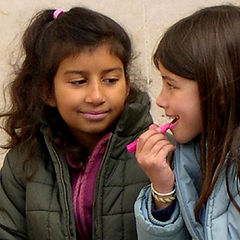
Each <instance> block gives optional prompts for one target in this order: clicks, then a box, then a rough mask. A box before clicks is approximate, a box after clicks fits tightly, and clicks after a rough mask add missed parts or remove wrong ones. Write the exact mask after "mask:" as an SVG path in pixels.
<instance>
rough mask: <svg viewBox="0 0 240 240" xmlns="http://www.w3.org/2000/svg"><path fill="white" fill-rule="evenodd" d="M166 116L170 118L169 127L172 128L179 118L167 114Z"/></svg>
mask: <svg viewBox="0 0 240 240" xmlns="http://www.w3.org/2000/svg"><path fill="white" fill-rule="evenodd" d="M167 117H168V118H170V119H172V121H171V122H170V127H169V128H170V129H173V128H174V127H175V126H176V125H177V122H178V120H179V116H167Z"/></svg>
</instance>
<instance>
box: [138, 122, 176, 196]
mask: <svg viewBox="0 0 240 240" xmlns="http://www.w3.org/2000/svg"><path fill="white" fill-rule="evenodd" d="M174 150H175V147H174V145H173V144H172V143H171V142H170V141H169V140H168V139H167V138H166V137H165V136H164V135H163V134H162V133H160V130H159V129H158V128H157V126H156V125H151V126H150V127H149V130H147V131H146V132H144V133H143V134H142V135H141V136H140V137H139V140H138V144H137V149H136V158H137V161H138V163H139V165H140V167H141V168H142V169H143V171H144V172H145V173H146V175H147V176H148V177H149V179H150V181H151V182H152V185H153V187H154V189H155V190H156V191H158V192H160V193H169V192H171V191H172V190H173V188H174V181H175V177H174V173H173V171H172V169H171V167H170V165H169V162H168V161H167V155H168V153H169V152H172V151H174Z"/></svg>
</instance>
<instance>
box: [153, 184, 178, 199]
mask: <svg viewBox="0 0 240 240" xmlns="http://www.w3.org/2000/svg"><path fill="white" fill-rule="evenodd" d="M151 190H152V192H154V193H155V194H156V195H158V196H160V197H168V196H171V195H173V194H174V193H175V192H176V188H174V189H173V190H172V191H171V192H169V193H160V192H157V191H156V190H155V189H154V188H153V185H152V183H151Z"/></svg>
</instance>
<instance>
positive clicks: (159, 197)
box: [151, 184, 176, 203]
mask: <svg viewBox="0 0 240 240" xmlns="http://www.w3.org/2000/svg"><path fill="white" fill-rule="evenodd" d="M151 192H152V196H153V197H154V198H155V199H156V200H157V201H158V202H162V203H171V202H172V201H173V200H174V199H175V198H176V197H175V192H176V189H175V188H174V189H173V190H172V191H171V192H169V193H159V192H157V191H156V190H155V189H154V188H153V185H152V184H151ZM173 194H174V195H173ZM171 195H173V196H171ZM168 196H171V197H169V198H162V197H168Z"/></svg>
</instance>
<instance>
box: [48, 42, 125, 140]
mask: <svg viewBox="0 0 240 240" xmlns="http://www.w3.org/2000/svg"><path fill="white" fill-rule="evenodd" d="M128 94H129V82H128V80H126V77H125V73H124V67H123V64H122V61H121V60H120V59H119V58H118V57H116V56H115V55H113V54H111V53H110V49H109V47H108V46H107V45H103V46H99V47H97V48H96V49H94V50H91V51H90V50H89V49H86V50H85V51H82V52H80V53H79V54H78V55H77V56H71V57H67V58H66V59H64V60H63V61H62V62H61V63H60V65H59V67H58V70H57V73H56V75H55V78H54V96H53V97H52V98H51V99H50V100H49V101H48V104H49V105H50V106H52V107H57V109H58V111H59V113H60V115H61V116H62V118H63V120H64V121H65V122H66V124H67V125H68V126H69V129H70V131H71V132H72V133H73V135H74V136H75V137H76V138H77V140H78V141H79V142H81V143H83V141H86V142H88V141H90V139H98V140H99V138H100V137H102V135H103V134H105V131H106V130H107V129H108V128H109V127H110V126H111V125H112V124H113V123H114V122H115V121H116V120H117V118H118V117H119V115H120V114H121V113H122V111H123V109H124V104H125V100H126V98H127V96H128Z"/></svg>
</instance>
